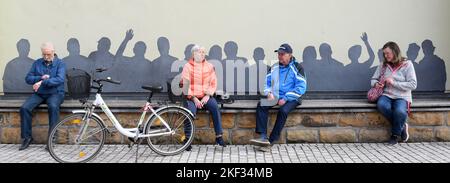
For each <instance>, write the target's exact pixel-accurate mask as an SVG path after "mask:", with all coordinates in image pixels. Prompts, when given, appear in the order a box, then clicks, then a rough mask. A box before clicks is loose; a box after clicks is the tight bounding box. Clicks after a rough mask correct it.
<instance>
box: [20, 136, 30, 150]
mask: <svg viewBox="0 0 450 183" xmlns="http://www.w3.org/2000/svg"><path fill="white" fill-rule="evenodd" d="M31 142H33V138H25V139H23V140H22V144H21V145H20V147H19V151H21V150H24V149H26V148H28V146H30V144H31Z"/></svg>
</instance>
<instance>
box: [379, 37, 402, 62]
mask: <svg viewBox="0 0 450 183" xmlns="http://www.w3.org/2000/svg"><path fill="white" fill-rule="evenodd" d="M386 48H389V49H391V50H392V53H393V54H394V60H392V62H391V63H392V64H394V65H399V64H401V63H403V62H404V61H406V58H405V57H403V56H402V52H401V50H400V47H399V46H398V44H397V43H395V42H392V41H390V42H387V43H386V44H384V46H383V50H385V49H386ZM387 63H388V61H387V60H386V57H385V56H384V53H383V64H384V65H386V64H387Z"/></svg>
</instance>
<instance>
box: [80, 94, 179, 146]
mask: <svg viewBox="0 0 450 183" xmlns="http://www.w3.org/2000/svg"><path fill="white" fill-rule="evenodd" d="M95 107H100V108H101V109H102V111H103V112H104V113H105V114H106V116H107V117H108V119H109V120H110V121H111V122H112V124H113V125H114V127H115V128H116V129H117V130H118V131H119V133H121V134H122V135H125V136H127V137H131V138H146V137H155V136H163V135H171V134H173V133H174V131H173V130H172V129H171V128H170V126H169V125H168V124H167V122H166V121H165V120H164V119H163V118H161V116H159V115H158V114H157V111H155V110H154V109H153V107H152V106H151V105H150V103H149V102H147V103H146V104H145V106H144V108H143V112H142V115H141V117H140V119H139V123H138V125H137V127H136V128H124V127H123V126H122V125H121V124H120V123H119V121H118V120H117V118H116V117H115V116H114V114H113V113H112V112H111V110H110V109H109V107H108V105H107V104H106V103H105V101H104V100H103V98H102V96H101V94H99V93H97V94H96V95H95V101H94V102H93V105H92V108H90V109H89V108H88V109H87V110H74V111H72V113H85V114H86V117H87V118H86V120H87V121H86V124H85V125H84V126H87V124H88V123H89V117H91V116H92V115H94V116H96V117H97V118H98V119H99V120H101V122H102V123H103V124H104V121H103V120H102V119H101V118H100V117H99V115H98V114H96V113H94V109H95ZM148 111H151V112H152V115H150V116H149V117H148V118H147V121H148V120H149V119H150V118H151V117H153V116H156V117H157V118H158V119H159V120H161V123H162V124H163V125H164V126H165V127H166V128H165V129H160V130H152V131H149V133H148V134H142V133H140V132H139V130H138V128H139V127H140V126H141V125H142V123H143V122H144V119H145V116H146V115H147V112H148ZM84 130H85V127H83V128H82V129H80V134H84ZM79 137H80V136H79Z"/></svg>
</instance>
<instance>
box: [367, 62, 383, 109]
mask: <svg viewBox="0 0 450 183" xmlns="http://www.w3.org/2000/svg"><path fill="white" fill-rule="evenodd" d="M385 72H386V66H382V68H381V74H380V79H379V82H380V83H384V73H385ZM383 90H384V88H377V87H375V86H374V87H372V88H371V89H370V90H369V91H368V92H367V100H368V101H369V102H370V103H375V102H377V100H378V98H380V97H381V95H383Z"/></svg>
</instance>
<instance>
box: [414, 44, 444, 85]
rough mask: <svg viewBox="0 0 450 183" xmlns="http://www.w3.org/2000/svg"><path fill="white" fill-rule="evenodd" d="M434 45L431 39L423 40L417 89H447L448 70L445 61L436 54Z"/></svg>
mask: <svg viewBox="0 0 450 183" xmlns="http://www.w3.org/2000/svg"><path fill="white" fill-rule="evenodd" d="M435 49H436V47H434V45H433V42H432V41H431V40H428V39H427V40H425V41H423V42H422V51H423V54H424V57H423V59H422V60H421V61H420V62H419V65H418V69H417V71H416V73H418V74H417V79H418V81H417V90H419V91H439V92H444V91H445V83H446V81H447V72H446V70H445V62H444V60H442V59H441V58H440V57H438V56H437V55H435V54H434V51H435Z"/></svg>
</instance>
